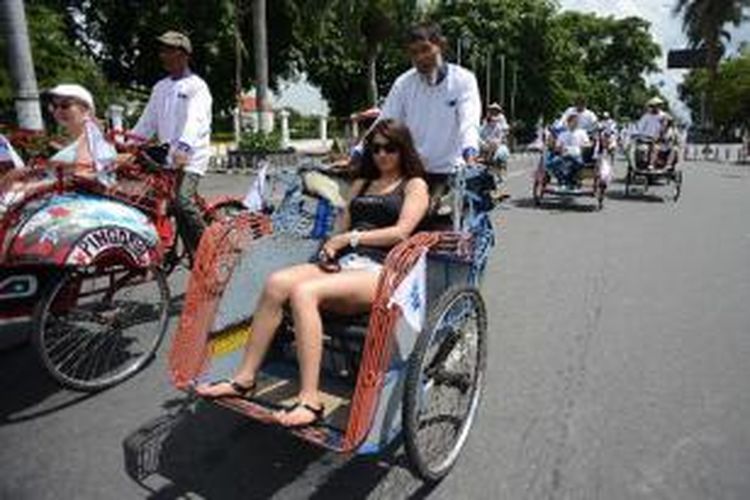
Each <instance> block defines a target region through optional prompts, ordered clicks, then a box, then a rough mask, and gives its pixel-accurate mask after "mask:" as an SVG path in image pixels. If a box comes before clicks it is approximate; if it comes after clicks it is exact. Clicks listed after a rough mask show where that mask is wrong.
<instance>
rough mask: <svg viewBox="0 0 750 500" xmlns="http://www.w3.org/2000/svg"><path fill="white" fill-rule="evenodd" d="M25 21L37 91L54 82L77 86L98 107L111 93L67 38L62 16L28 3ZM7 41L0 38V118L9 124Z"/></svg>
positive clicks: (10, 95)
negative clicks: (84, 88) (87, 90)
mask: <svg viewBox="0 0 750 500" xmlns="http://www.w3.org/2000/svg"><path fill="white" fill-rule="evenodd" d="M26 18H27V22H28V24H29V26H28V32H29V38H30V43H31V51H32V54H33V59H34V69H35V71H36V77H37V82H38V85H39V88H40V89H42V90H44V89H47V88H50V87H52V86H54V85H56V84H58V83H62V82H68V83H72V82H75V83H80V84H82V85H84V86H86V87H87V88H88V89H89V90H91V92H92V93H93V94H94V96H95V99H96V101H97V104H98V105H99V106H100V108H101V107H102V106H104V105H106V104H107V103H108V102H109V101H110V99H111V98H112V97H113V95H114V94H115V91H114V88H113V86H112V85H111V84H110V83H108V82H107V80H106V79H105V77H104V74H103V73H102V71H101V69H100V68H99V67H98V66H97V64H96V62H95V61H94V60H93V59H92V58H91V57H89V56H88V55H87V54H86V53H85V52H84V51H83V50H81V48H80V47H78V46H77V45H76V44H75V42H74V41H73V40H72V39H71V38H70V37H69V36H68V28H67V24H66V18H65V15H64V13H61V12H59V11H58V10H56V9H54V8H53V7H51V6H47V5H40V4H39V3H36V2H35V3H33V4H31V3H29V4H27V6H26ZM6 43H7V40H6V39H5V38H4V37H2V38H0V116H7V117H8V119H7V120H5V119H4V120H0V121H7V122H12V121H13V120H12V116H13V112H12V110H13V93H12V85H11V80H10V75H9V73H8V64H7V61H6V57H7V47H6V46H5V44H6Z"/></svg>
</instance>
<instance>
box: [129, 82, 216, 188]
mask: <svg viewBox="0 0 750 500" xmlns="http://www.w3.org/2000/svg"><path fill="white" fill-rule="evenodd" d="M212 104H213V98H212V97H211V91H210V90H209V88H208V85H206V82H205V81H203V79H202V78H200V77H199V76H197V75H194V74H192V73H191V74H189V75H188V76H186V77H184V78H180V79H176V80H175V79H172V78H171V77H167V78H164V79H162V80H160V81H159V82H157V83H156V85H154V88H153V90H152V91H151V96H150V97H149V100H148V104H147V105H146V109H145V110H144V111H143V114H142V115H141V117H140V119H139V120H138V123H137V124H136V125H135V128H133V133H134V134H135V135H139V136H142V137H145V138H151V137H153V136H154V135H156V136H157V138H158V139H159V142H161V143H168V144H169V145H170V155H171V153H174V151H177V150H181V151H184V152H187V153H188V155H189V156H190V160H189V162H188V164H187V165H186V167H185V171H186V172H192V173H195V174H198V175H204V174H205V173H206V169H207V168H208V160H209V157H210V156H211V151H210V145H211V120H212V115H211V106H212Z"/></svg>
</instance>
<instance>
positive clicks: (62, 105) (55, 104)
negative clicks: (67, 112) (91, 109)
mask: <svg viewBox="0 0 750 500" xmlns="http://www.w3.org/2000/svg"><path fill="white" fill-rule="evenodd" d="M72 105H73V101H52V102H51V103H49V110H50V111H54V110H56V109H69V108H70V107H71V106H72Z"/></svg>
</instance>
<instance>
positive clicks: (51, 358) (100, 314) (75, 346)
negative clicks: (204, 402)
mask: <svg viewBox="0 0 750 500" xmlns="http://www.w3.org/2000/svg"><path fill="white" fill-rule="evenodd" d="M168 308H169V287H168V285H167V280H166V278H165V275H164V272H163V271H162V270H161V269H159V268H147V269H131V268H125V267H122V266H119V267H116V268H108V269H106V270H101V269H99V270H93V271H88V270H84V269H72V270H69V271H67V272H66V273H65V274H64V275H63V277H62V279H60V280H59V281H58V282H56V283H54V284H52V286H51V287H50V288H49V289H48V290H47V292H46V293H45V295H44V297H43V299H42V300H41V302H40V303H39V305H38V306H37V309H36V311H35V314H34V320H35V327H34V331H33V333H32V341H33V344H34V347H35V348H36V350H37V352H38V353H39V357H40V359H41V360H42V364H43V365H44V367H45V369H46V370H47V372H49V374H50V375H51V376H52V377H53V378H54V379H55V380H57V381H58V382H59V383H61V384H62V385H64V386H66V387H69V388H71V389H76V390H80V391H97V390H101V389H104V388H107V387H110V386H113V385H115V384H117V383H119V382H121V381H123V380H125V379H126V378H128V377H130V376H132V375H133V374H135V373H136V372H138V371H139V370H140V369H141V368H143V367H144V366H145V365H146V364H147V363H148V362H149V361H150V360H151V359H152V357H153V355H154V353H155V352H156V350H157V349H158V347H159V344H160V343H161V341H162V339H163V338H164V334H165V332H166V329H167V319H168V318H167V314H168Z"/></svg>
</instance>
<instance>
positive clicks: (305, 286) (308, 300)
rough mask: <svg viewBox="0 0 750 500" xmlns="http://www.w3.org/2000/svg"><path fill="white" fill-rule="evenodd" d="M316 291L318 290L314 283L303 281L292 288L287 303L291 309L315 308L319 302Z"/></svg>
mask: <svg viewBox="0 0 750 500" xmlns="http://www.w3.org/2000/svg"><path fill="white" fill-rule="evenodd" d="M318 290H319V288H318V287H317V286H316V285H315V283H313V282H310V281H303V282H301V283H297V284H295V285H294V286H292V289H291V290H290V292H289V303H290V304H291V306H292V309H299V308H301V307H309V306H313V307H317V306H318V303H319V302H320V296H319V295H320V294H319V293H318Z"/></svg>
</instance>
